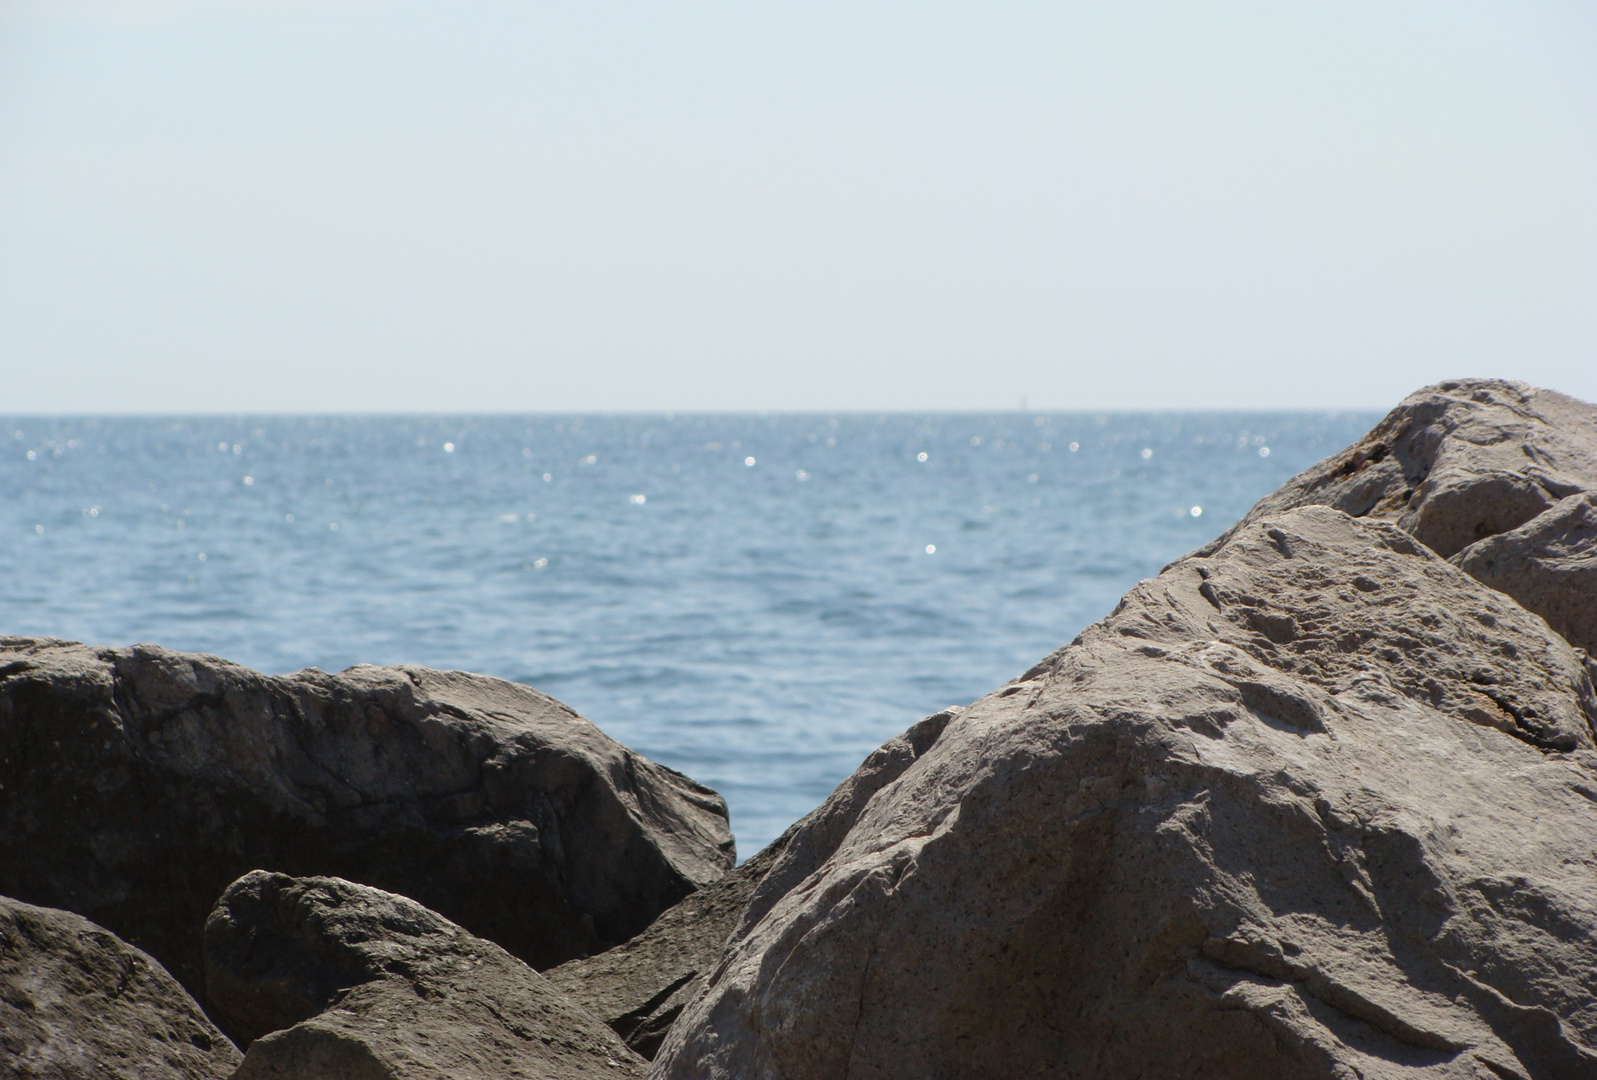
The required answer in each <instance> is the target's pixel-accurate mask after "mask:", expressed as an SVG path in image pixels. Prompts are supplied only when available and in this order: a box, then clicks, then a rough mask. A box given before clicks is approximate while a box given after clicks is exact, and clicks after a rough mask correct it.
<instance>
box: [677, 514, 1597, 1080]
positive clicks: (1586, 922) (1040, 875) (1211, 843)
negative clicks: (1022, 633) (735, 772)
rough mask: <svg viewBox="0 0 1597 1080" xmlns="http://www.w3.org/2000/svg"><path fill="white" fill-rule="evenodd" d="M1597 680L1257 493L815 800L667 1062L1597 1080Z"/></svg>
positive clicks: (1474, 607)
mask: <svg viewBox="0 0 1597 1080" xmlns="http://www.w3.org/2000/svg"><path fill="white" fill-rule="evenodd" d="M1505 527H1512V526H1511V525H1509V526H1505ZM1592 677H1593V670H1592V667H1591V665H1590V662H1589V661H1588V660H1587V658H1586V657H1585V655H1584V654H1583V653H1581V652H1579V651H1577V650H1575V649H1573V648H1572V647H1571V646H1570V645H1569V644H1568V643H1567V642H1565V641H1564V640H1563V639H1562V638H1561V637H1559V636H1558V635H1556V634H1554V633H1552V632H1551V631H1550V630H1549V629H1548V627H1547V625H1546V623H1545V622H1543V621H1542V620H1541V619H1540V618H1538V617H1536V616H1534V615H1532V614H1530V613H1528V612H1526V611H1525V610H1524V609H1523V608H1521V607H1520V606H1519V605H1518V604H1516V603H1515V602H1514V601H1513V600H1511V599H1510V598H1509V597H1507V596H1506V595H1504V594H1502V593H1499V592H1496V591H1494V590H1492V589H1490V588H1487V587H1486V586H1484V585H1482V584H1480V583H1479V582H1477V581H1475V580H1474V579H1472V578H1470V577H1469V576H1467V575H1466V574H1464V573H1463V572H1461V571H1460V570H1458V569H1457V568H1456V567H1454V566H1452V565H1450V564H1448V563H1447V562H1445V561H1444V560H1443V559H1441V558H1440V557H1438V556H1437V555H1436V554H1435V553H1434V552H1432V551H1431V550H1429V549H1428V548H1426V547H1424V546H1422V545H1420V544H1419V543H1416V542H1415V540H1414V539H1413V538H1412V537H1411V536H1410V535H1409V534H1408V533H1406V532H1404V531H1401V530H1400V529H1398V528H1396V527H1395V526H1393V525H1392V524H1389V523H1386V522H1383V521H1359V520H1356V519H1354V518H1352V517H1349V516H1348V515H1346V514H1344V513H1342V512H1340V511H1338V510H1333V509H1330V508H1326V507H1322V506H1306V507H1303V508H1299V509H1290V510H1287V511H1285V512H1281V513H1275V514H1261V515H1256V516H1255V518H1254V519H1253V520H1251V521H1250V522H1248V523H1246V524H1244V525H1243V526H1242V527H1241V528H1239V529H1238V530H1235V531H1234V532H1233V533H1232V534H1230V536H1229V538H1228V539H1227V541H1226V542H1225V543H1224V544H1222V545H1219V546H1218V547H1216V548H1213V549H1211V550H1210V551H1209V552H1208V553H1207V554H1205V555H1199V556H1193V557H1188V558H1186V559H1183V560H1181V561H1179V562H1177V563H1176V564H1174V565H1173V566H1171V567H1170V568H1168V569H1167V570H1166V571H1165V572H1164V573H1163V574H1161V575H1160V576H1159V577H1158V578H1156V579H1153V580H1150V581H1147V582H1144V583H1143V584H1142V585H1140V586H1138V587H1137V588H1136V589H1134V590H1133V591H1132V592H1131V593H1129V594H1128V595H1127V596H1126V597H1125V599H1124V600H1123V601H1122V602H1121V604H1120V606H1119V607H1118V608H1117V609H1116V611H1115V612H1114V613H1113V614H1112V615H1111V616H1109V617H1108V618H1106V619H1105V620H1103V621H1102V622H1100V623H1098V624H1097V625H1095V626H1094V627H1092V628H1090V629H1089V630H1088V631H1087V632H1086V633H1084V634H1083V635H1082V636H1081V637H1080V638H1078V639H1077V641H1076V642H1074V643H1073V644H1072V645H1071V646H1069V647H1067V648H1065V649H1062V650H1060V651H1059V652H1057V653H1055V654H1054V655H1052V656H1050V657H1048V658H1047V659H1046V660H1044V661H1043V662H1042V663H1040V664H1038V665H1037V666H1036V667H1035V668H1033V669H1032V670H1031V671H1029V672H1027V673H1026V674H1025V675H1024V676H1023V677H1022V678H1020V679H1018V680H1016V681H1015V682H1013V683H1011V684H1009V685H1007V686H1004V687H1002V688H1001V689H999V690H997V691H995V692H994V693H992V694H989V695H988V696H987V697H985V698H983V699H982V700H980V701H978V702H976V703H975V704H974V705H972V706H971V707H970V708H969V709H968V710H966V711H965V712H963V713H961V714H959V715H957V716H955V717H952V718H951V719H949V720H948V721H947V722H946V724H944V725H942V726H941V730H940V731H932V732H926V733H924V734H926V735H930V736H931V741H930V742H929V745H926V746H924V747H922V748H920V749H919V750H918V752H916V753H915V754H914V756H913V760H911V761H909V763H908V765H907V767H906V768H904V769H903V770H902V771H901V772H900V773H899V774H898V775H897V776H896V778H894V779H892V780H891V781H890V782H888V783H886V784H885V785H883V786H881V787H879V788H878V789H876V790H875V791H874V793H872V794H870V795H869V797H868V798H866V799H865V800H864V801H863V805H858V803H857V802H856V804H855V806H854V807H853V809H851V810H849V811H848V812H844V813H842V814H839V815H834V816H833V817H832V818H830V819H827V818H825V817H824V816H822V817H817V818H815V819H813V820H811V821H807V822H806V823H804V824H801V826H800V827H799V828H798V829H797V830H796V831H795V833H794V834H793V836H792V837H791V838H790V840H789V842H788V845H787V848H786V851H785V852H784V854H783V855H782V857H781V858H780V859H779V860H778V861H777V864H776V865H775V866H773V867H772V869H771V870H770V871H769V872H768V874H767V875H766V876H765V879H764V881H763V882H762V884H761V885H760V886H759V887H758V888H757V889H756V890H755V893H754V896H753V898H752V900H751V902H750V905H749V908H748V910H747V913H746V915H745V917H744V919H743V921H742V923H741V925H740V926H739V928H738V930H737V931H736V932H735V933H734V935H733V937H732V938H731V940H730V941H729V943H728V946H727V948H726V950H725V952H724V953H723V955H722V957H721V958H720V960H719V961H718V963H717V965H716V967H715V968H714V969H713V970H712V972H711V973H710V975H709V976H708V978H707V979H706V980H705V982H706V986H705V990H704V991H703V993H702V994H701V995H700V996H699V997H698V998H697V1000H696V1001H694V1002H693V1003H692V1004H690V1005H689V1006H688V1007H687V1008H686V1009H685V1011H684V1012H683V1014H682V1016H681V1017H680V1018H679V1019H678V1021H677V1023H676V1024H675V1026H674V1027H673V1028H672V1030H671V1032H670V1034H669V1035H668V1037H667V1039H666V1041H665V1043H664V1045H663V1046H662V1047H661V1049H660V1051H659V1054H658V1055H657V1057H656V1059H655V1063H654V1066H653V1068H652V1070H651V1073H650V1075H651V1076H652V1077H655V1078H662V1080H663V1078H680V1080H688V1078H693V1080H714V1078H729V1080H730V1078H733V1077H736V1078H738V1080H757V1078H772V1080H775V1078H777V1077H781V1078H784V1080H820V1078H843V1077H872V1078H883V1080H885V1078H893V1077H902V1078H905V1080H909V1078H921V1077H961V1078H980V1077H1013V1076H1094V1077H1103V1078H1105V1080H1114V1078H1122V1077H1124V1078H1131V1077H1138V1078H1143V1080H1154V1078H1171V1080H1176V1078H1189V1077H1197V1076H1205V1077H1217V1078H1220V1077H1234V1078H1251V1077H1270V1078H1272V1080H1308V1078H1317V1080H1318V1078H1324V1080H1332V1078H1336V1080H1353V1078H1355V1077H1362V1078H1365V1080H1377V1078H1405V1080H1418V1078H1422V1077H1423V1078H1434V1080H1443V1078H1446V1080H1464V1078H1470V1080H1480V1078H1492V1077H1495V1078H1508V1077H1517V1078H1525V1080H1542V1078H1590V1077H1593V1076H1597V742H1594V737H1593V722H1594V719H1597V692H1594V689H1593V685H1592ZM848 786H849V785H848V784H845V788H847V787H848ZM783 862H787V863H789V865H790V867H791V872H788V873H783V872H782V871H783V866H782V864H783Z"/></svg>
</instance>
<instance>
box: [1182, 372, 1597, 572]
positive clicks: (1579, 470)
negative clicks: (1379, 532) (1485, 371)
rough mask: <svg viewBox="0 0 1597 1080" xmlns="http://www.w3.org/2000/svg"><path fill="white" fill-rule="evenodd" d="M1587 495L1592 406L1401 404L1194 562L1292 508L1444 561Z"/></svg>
mask: <svg viewBox="0 0 1597 1080" xmlns="http://www.w3.org/2000/svg"><path fill="white" fill-rule="evenodd" d="M1593 489H1597V406H1592V405H1589V404H1587V403H1586V402H1584V401H1578V400H1576V399H1575V398H1572V397H1567V396H1565V395H1563V394H1560V393H1556V392H1555V391H1552V390H1541V389H1538V388H1537V387H1533V386H1528V385H1526V384H1525V383H1522V382H1512V381H1509V380H1504V379H1457V380H1453V381H1450V382H1442V383H1437V384H1436V385H1435V386H1428V387H1426V388H1425V389H1423V390H1419V391H1416V392H1415V393H1413V394H1410V395H1409V396H1408V397H1406V398H1404V399H1403V401H1402V403H1400V404H1399V405H1398V407H1397V408H1395V409H1393V410H1392V411H1391V412H1390V413H1388V414H1387V416H1386V418H1385V419H1383V420H1382V421H1381V422H1380V423H1379V424H1377V425H1376V426H1375V427H1374V428H1373V429H1372V430H1371V431H1370V433H1369V434H1368V435H1366V436H1364V438H1362V439H1360V440H1359V441H1358V442H1357V443H1354V444H1353V445H1352V446H1350V447H1348V448H1347V449H1346V450H1344V451H1342V452H1341V453H1340V454H1335V455H1333V456H1331V457H1328V458H1326V459H1325V460H1324V461H1322V462H1320V463H1319V464H1317V465H1314V466H1312V467H1310V468H1308V469H1306V470H1304V471H1303V472H1301V473H1299V474H1298V475H1297V476H1295V477H1293V478H1292V479H1291V480H1289V481H1287V482H1286V483H1285V484H1283V485H1282V486H1281V487H1280V488H1279V489H1277V490H1276V491H1274V492H1272V493H1271V494H1269V495H1267V496H1265V497H1264V498H1263V499H1261V500H1259V502H1258V504H1257V505H1256V506H1254V508H1253V509H1252V510H1250V511H1249V512H1248V514H1247V516H1245V517H1244V518H1243V519H1242V520H1241V521H1240V522H1238V523H1237V525H1235V526H1233V527H1232V529H1231V530H1230V531H1228V532H1226V533H1224V534H1222V535H1221V536H1220V537H1219V538H1218V539H1216V540H1214V541H1212V542H1211V543H1209V544H1208V545H1206V546H1205V547H1202V548H1199V549H1198V554H1208V553H1210V552H1213V551H1215V550H1218V549H1219V547H1220V546H1221V545H1223V544H1224V543H1225V542H1226V541H1227V540H1228V539H1229V538H1230V537H1231V536H1232V535H1233V534H1234V533H1235V532H1236V531H1237V530H1238V529H1241V528H1243V527H1245V526H1247V525H1250V524H1252V523H1253V522H1255V521H1257V520H1259V519H1260V518H1263V517H1269V516H1273V515H1275V514H1279V513H1281V512H1282V511H1283V510H1289V509H1292V508H1293V507H1297V506H1316V505H1317V506H1332V507H1335V508H1336V509H1338V510H1341V511H1343V512H1345V513H1348V514H1351V515H1352V516H1354V517H1369V518H1374V519H1376V520H1380V521H1390V522H1392V523H1393V524H1395V525H1397V526H1398V527H1399V528H1401V529H1403V530H1404V531H1405V532H1408V533H1410V534H1412V535H1413V536H1414V537H1415V538H1417V539H1418V540H1419V541H1420V543H1422V544H1424V545H1425V546H1426V547H1428V548H1430V549H1431V550H1432V551H1434V552H1436V553H1437V554H1438V555H1441V556H1442V557H1443V558H1447V557H1448V556H1450V555H1453V554H1456V553H1457V552H1459V551H1461V550H1462V549H1464V548H1465V547H1468V546H1469V545H1470V544H1473V543H1475V542H1476V541H1478V540H1483V539H1485V538H1486V537H1489V536H1496V535H1497V534H1498V533H1503V532H1508V531H1509V530H1510V529H1517V528H1519V526H1521V525H1523V524H1525V523H1526V522H1527V521H1530V520H1531V519H1532V518H1534V517H1536V516H1537V515H1538V514H1541V513H1542V512H1544V511H1546V510H1548V509H1550V508H1552V506H1553V505H1554V504H1555V503H1557V502H1558V501H1559V500H1560V499H1564V498H1566V497H1568V496H1570V495H1574V494H1576V493H1578V492H1582V491H1589V490H1593Z"/></svg>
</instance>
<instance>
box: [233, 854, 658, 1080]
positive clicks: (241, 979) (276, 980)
mask: <svg viewBox="0 0 1597 1080" xmlns="http://www.w3.org/2000/svg"><path fill="white" fill-rule="evenodd" d="M205 960H206V975H207V978H208V979H209V981H210V986H211V1000H212V1003H213V1006H212V1007H213V1008H214V1009H215V1010H216V1011H217V1012H218V1014H220V1015H221V1016H223V1017H225V1018H227V1019H228V1020H229V1021H230V1022H231V1026H232V1027H233V1028H234V1029H235V1030H238V1031H241V1032H243V1033H245V1034H246V1035H247V1036H248V1037H249V1038H250V1039H252V1040H253V1041H252V1042H251V1043H250V1045H249V1052H248V1053H247V1054H246V1055H245V1058H244V1063H243V1064H242V1065H241V1066H240V1067H239V1070H238V1072H237V1074H236V1076H235V1080H577V1078H604V1080H626V1078H635V1077H639V1076H641V1075H642V1074H643V1066H644V1062H643V1059H642V1058H639V1057H638V1056H636V1055H635V1054H633V1053H632V1051H630V1050H628V1049H627V1048H626V1046H625V1044H623V1043H622V1041H621V1040H620V1038H618V1037H617V1036H616V1035H615V1033H614V1032H612V1031H611V1030H610V1029H609V1028H608V1027H606V1026H605V1025H604V1024H603V1023H601V1022H600V1021H599V1020H597V1019H596V1018H594V1017H593V1016H592V1015H590V1014H589V1013H587V1012H585V1011H584V1010H582V1009H581V1008H580V1007H578V1006H576V1005H574V1004H573V1003H572V1002H570V1001H569V1000H567V999H566V998H565V997H564V996H563V995H562V994H561V993H560V992H559V991H558V990H556V989H555V988H554V987H553V986H551V985H550V984H549V982H548V981H547V980H545V979H544V978H543V977H542V976H541V975H539V974H538V973H537V972H536V971H534V970H533V969H532V968H530V967H528V966H527V965H526V964H524V963H522V962H521V961H520V960H517V959H516V958H515V957H513V956H511V955H510V954H509V953H507V952H505V950H503V949H501V948H499V946H497V945H495V944H493V943H492V942H489V941H484V940H483V939H481V938H478V937H474V936H473V935H471V934H469V933H467V932H466V931H465V930H462V929H461V928H460V927H459V926H456V925H455V924H454V923H452V922H450V921H449V920H448V919H445V918H443V917H442V916H441V915H438V914H437V913H436V912H433V911H429V910H428V909H426V908H424V907H422V906H421V905H420V904H418V903H416V902H415V901H413V900H407V899H406V898H405V897H403V896H396V895H394V894H393V893H387V892H383V891H382V890H380V889H372V888H368V887H366V886H363V885H356V884H354V883H352V882H348V881H343V880H341V879H339V878H327V877H312V878H291V877H288V876H287V875H284V874H269V873H266V872H264V871H256V872H255V873H252V874H247V875H245V876H244V877H243V878H240V879H239V880H238V881H237V882H235V883H234V884H233V885H232V886H231V887H229V888H228V890H227V892H226V893H224V894H223V895H222V898H221V899H220V900H218V901H217V904H216V908H215V909H214V910H213V911H212V912H211V916H210V918H209V919H208V920H207V922H206V926H205Z"/></svg>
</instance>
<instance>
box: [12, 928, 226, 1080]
mask: <svg viewBox="0 0 1597 1080" xmlns="http://www.w3.org/2000/svg"><path fill="white" fill-rule="evenodd" d="M238 1063H239V1052H238V1050H237V1049H235V1048H234V1046H233V1044H232V1043H230V1042H228V1041H227V1038H226V1036H224V1035H223V1034H222V1033H221V1032H220V1031H218V1030H217V1029H216V1028H215V1027H214V1026H213V1025H212V1024H211V1022H210V1021H209V1020H207V1019H206V1018H205V1014H204V1013H203V1012H201V1011H200V1007H199V1005H198V1004H196V1003H195V1001H194V999H193V998H191V997H189V995H188V994H187V993H186V992H185V991H184V989H183V988H182V987H181V986H179V985H178V983H177V980H176V979H174V978H172V976H170V975H168V974H167V973H166V970H165V969H164V968H162V967H161V965H160V964H158V963H156V962H155V961H154V960H152V959H150V957H148V956H146V955H145V954H144V953H142V952H140V951H139V950H138V949H135V948H133V947H132V946H130V945H128V944H127V943H125V942H123V941H120V940H118V939H117V938H116V937H115V935H113V934H111V933H108V932H107V931H105V930H102V929H101V928H100V927H98V926H95V925H94V924H93V923H91V922H89V921H88V920H87V919H85V918H83V917H82V916H79V915H74V914H72V913H71V912H68V911H58V910H56V909H54V908H41V907H34V906H33V905H31V904H24V903H21V902H20V901H16V900H10V899H6V898H4V897H0V1073H4V1075H6V1076H8V1077H16V1078H17V1080H82V1078H84V1077H104V1078H106V1080H189V1078H192V1080H220V1078H221V1077H225V1076H229V1075H231V1074H232V1072H233V1070H234V1069H235V1068H236V1067H237V1066H238Z"/></svg>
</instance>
